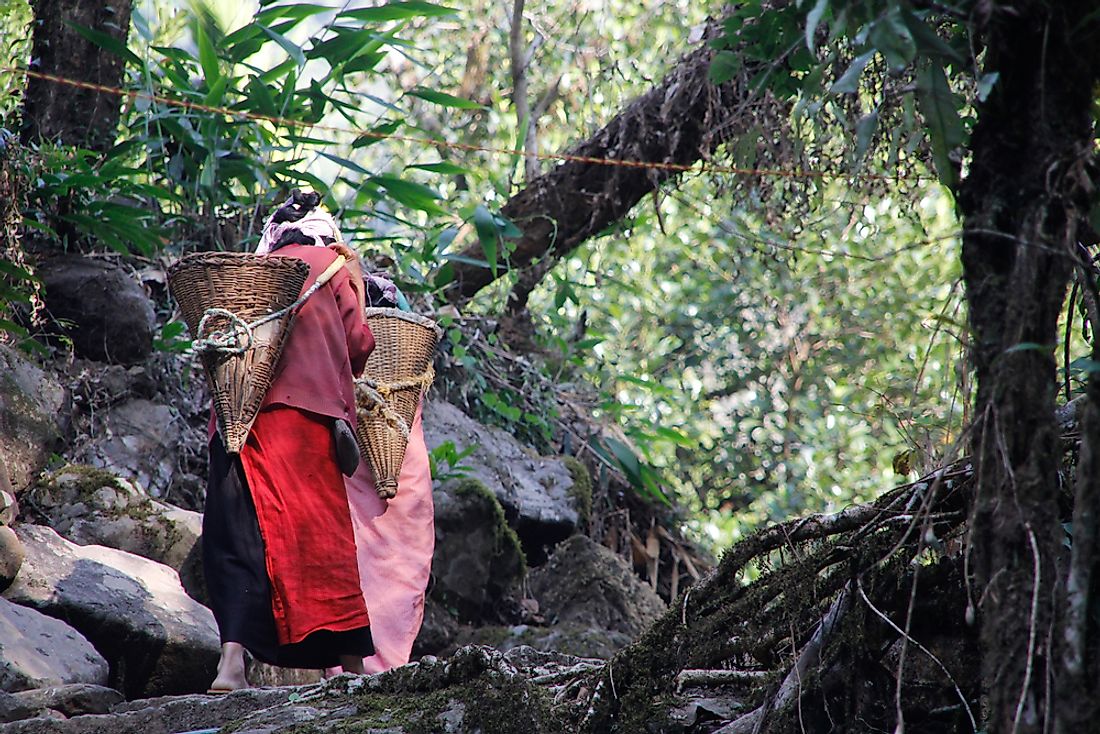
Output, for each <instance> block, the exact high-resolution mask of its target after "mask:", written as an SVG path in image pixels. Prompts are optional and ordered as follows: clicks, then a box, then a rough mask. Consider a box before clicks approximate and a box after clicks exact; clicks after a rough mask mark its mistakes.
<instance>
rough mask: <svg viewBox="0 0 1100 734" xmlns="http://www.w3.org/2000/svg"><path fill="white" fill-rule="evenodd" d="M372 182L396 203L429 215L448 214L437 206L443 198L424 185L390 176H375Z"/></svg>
mask: <svg viewBox="0 0 1100 734" xmlns="http://www.w3.org/2000/svg"><path fill="white" fill-rule="evenodd" d="M371 181H372V182H374V183H376V184H378V185H379V186H381V187H382V188H384V189H385V190H386V193H387V194H389V195H390V196H391V197H393V199H394V200H395V201H398V202H400V203H401V204H404V205H405V206H408V207H411V208H413V209H419V210H420V211H424V212H428V213H429V214H446V211H445V210H444V209H443V208H442V207H440V206H439V205H438V204H436V201H438V200H440V199H442V198H443V197H442V196H440V195H439V194H438V193H436V192H435V191H433V190H432V189H430V188H428V187H427V186H425V185H423V184H418V183H415V182H413V181H406V180H404V179H401V178H397V177H396V176H389V175H383V176H374V177H372V178H371Z"/></svg>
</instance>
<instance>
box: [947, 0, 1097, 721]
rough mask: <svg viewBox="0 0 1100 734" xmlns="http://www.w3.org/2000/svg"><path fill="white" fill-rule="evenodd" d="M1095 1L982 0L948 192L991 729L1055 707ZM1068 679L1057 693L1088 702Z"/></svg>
mask: <svg viewBox="0 0 1100 734" xmlns="http://www.w3.org/2000/svg"><path fill="white" fill-rule="evenodd" d="M1093 9H1094V3H1092V2H1088V1H1086V0H1074V1H1073V2H1041V1H1035V2H1018V3H1015V5H1014V7H1004V6H994V7H993V10H992V15H991V17H990V20H989V27H988V28H987V29H986V38H987V46H986V49H987V50H986V62H985V68H984V70H983V71H984V72H986V73H990V72H997V73H999V75H1000V77H999V79H998V81H997V82H996V85H995V87H994V91H993V93H992V94H991V95H990V96H989V98H988V99H987V101H986V102H985V103H983V104H980V105H979V106H978V124H977V126H976V128H975V130H974V134H973V136H972V139H971V151H972V153H973V161H972V163H971V169H970V175H969V176H968V177H967V179H966V181H965V182H964V183H963V184H962V187H961V191H960V197H959V206H960V209H961V210H962V214H963V220H964V222H965V231H964V235H963V252H962V260H963V271H964V278H965V282H966V288H967V299H968V302H969V307H970V325H971V329H972V332H973V336H974V340H973V341H974V343H973V352H972V359H973V363H974V367H975V370H976V374H977V384H978V393H977V404H976V410H975V416H976V422H975V430H974V433H973V444H972V446H973V456H974V462H975V469H976V471H977V476H978V488H977V493H976V498H975V504H974V508H973V517H972V521H973V533H972V555H973V569H974V575H975V581H976V582H977V588H976V589H975V590H974V599H975V602H976V603H977V604H978V606H979V610H978V611H979V614H980V620H981V640H982V647H983V659H982V677H983V684H984V687H985V691H986V694H987V695H988V717H989V721H988V731H989V732H991V733H998V732H1021V733H1024V732H1039V731H1044V730H1048V728H1049V724H1050V722H1051V721H1052V720H1053V719H1052V717H1053V714H1054V706H1053V705H1052V704H1053V701H1052V700H1050V694H1049V691H1050V690H1051V689H1050V685H1051V682H1052V680H1054V679H1056V678H1057V675H1056V672H1055V664H1056V652H1055V650H1053V649H1052V646H1054V645H1057V644H1058V643H1059V636H1058V635H1057V634H1056V633H1055V632H1054V630H1056V629H1057V628H1058V626H1057V625H1058V623H1059V620H1060V615H1059V613H1058V608H1059V605H1058V603H1057V602H1058V599H1059V594H1060V591H1061V582H1060V578H1061V566H1062V564H1060V562H1059V561H1060V559H1059V556H1060V553H1061V548H1062V530H1061V527H1060V525H1059V523H1058V504H1059V490H1060V479H1059V466H1060V455H1061V450H1060V445H1059V439H1058V430H1057V426H1056V424H1055V420H1054V398H1055V393H1056V371H1055V361H1054V358H1053V354H1052V351H1053V346H1054V344H1055V343H1056V342H1057V339H1058V335H1057V323H1058V315H1059V313H1060V311H1061V308H1062V303H1063V299H1064V297H1065V292H1066V285H1067V282H1068V278H1069V276H1070V273H1071V271H1072V268H1073V264H1074V262H1075V258H1076V254H1075V253H1076V251H1077V248H1076V243H1077V233H1076V229H1077V222H1078V220H1079V218H1080V217H1081V215H1082V214H1083V212H1087V211H1088V196H1089V193H1090V190H1091V183H1090V181H1089V179H1088V175H1087V170H1088V165H1089V164H1090V162H1091V159H1092V155H1093V154H1092V149H1091V144H1092V133H1093V131H1092V121H1091V118H1090V105H1091V99H1092V92H1093V84H1094V83H1095V81H1096V77H1097V71H1098V69H1100V58H1098V56H1097V52H1096V49H1097V48H1098V47H1100V34H1098V33H1097V22H1096V21H1095V20H1094V21H1093V22H1092V23H1091V24H1090V25H1088V26H1087V27H1086V26H1084V25H1082V20H1083V19H1084V18H1085V16H1086V15H1087V14H1088V13H1090V12H1091V11H1092V10H1093ZM1085 31H1088V33H1087V34H1086V33H1085ZM1086 440H1089V439H1086ZM1093 440H1095V439H1093ZM1064 682H1065V681H1062V680H1059V681H1058V685H1059V690H1058V698H1059V699H1064V700H1067V701H1069V700H1072V699H1073V697H1074V695H1076V696H1078V697H1080V698H1082V700H1081V701H1080V704H1079V705H1083V704H1085V703H1086V701H1085V700H1083V699H1084V697H1083V696H1082V694H1084V691H1079V692H1076V693H1073V692H1070V691H1063V690H1061V688H1062V685H1063V684H1064ZM1071 730H1075V731H1076V730H1077V729H1071ZM1082 730H1083V729H1082Z"/></svg>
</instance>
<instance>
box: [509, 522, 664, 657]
mask: <svg viewBox="0 0 1100 734" xmlns="http://www.w3.org/2000/svg"><path fill="white" fill-rule="evenodd" d="M528 581H529V585H530V591H531V595H532V596H533V597H534V598H535V599H536V600H537V601H538V603H539V610H540V613H541V614H542V615H543V617H544V618H545V619H546V620H547V621H548V622H550V623H551V624H562V623H565V622H572V623H574V624H577V625H581V626H585V627H589V628H593V629H600V630H609V631H612V632H621V633H623V634H625V635H626V636H627V637H628V638H635V637H637V636H638V635H640V634H641V633H642V632H643V631H644V630H645V629H646V628H647V627H649V625H651V624H652V623H653V622H655V621H656V620H657V618H658V617H659V616H660V615H661V614H662V613H663V612H664V611H665V603H664V602H663V601H662V600H661V597H659V596H657V593H656V592H654V591H653V589H651V588H650V587H649V585H648V584H646V583H644V582H642V581H641V580H640V579H639V578H638V577H637V576H635V575H634V573H633V572H632V571H631V569H630V566H629V565H628V564H627V563H626V561H625V560H624V559H622V558H620V557H619V556H618V555H616V554H615V553H614V552H612V551H611V550H610V549H608V548H605V547H603V546H602V545H599V544H598V543H596V542H595V541H593V540H592V539H591V538H589V537H588V536H585V535H575V536H573V537H572V538H570V539H569V540H567V541H565V542H564V543H562V544H561V545H559V546H558V547H557V548H556V549H555V550H554V554H553V555H552V556H551V557H550V560H548V561H547V562H546V563H545V564H543V565H542V566H540V567H539V568H537V569H535V570H534V571H532V572H531V574H530V576H529V577H528Z"/></svg>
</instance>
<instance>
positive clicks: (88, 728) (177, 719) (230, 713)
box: [0, 688, 295, 734]
mask: <svg viewBox="0 0 1100 734" xmlns="http://www.w3.org/2000/svg"><path fill="white" fill-rule="evenodd" d="M294 693H295V689H293V688H268V689H259V688H249V689H246V690H243V691H235V692H234V693H231V694H226V695H221V696H206V695H188V696H168V697H161V698H151V699H140V700H137V701H130V702H127V703H121V704H116V705H115V706H113V707H112V709H111V712H110V714H106V715H105V714H85V715H79V716H74V717H72V718H70V719H68V720H58V719H56V718H52V717H40V718H34V719H27V720H25V721H17V722H15V723H12V724H7V725H6V726H2V727H0V734H176V732H185V731H201V730H203V729H216V728H218V727H220V726H221V725H223V724H227V723H229V722H232V721H235V720H237V719H240V718H242V717H244V716H246V715H248V714H249V713H251V712H253V711H257V710H261V709H265V708H269V707H271V706H277V705H279V704H285V703H286V702H287V698H288V697H289V696H291V695H293V694H294Z"/></svg>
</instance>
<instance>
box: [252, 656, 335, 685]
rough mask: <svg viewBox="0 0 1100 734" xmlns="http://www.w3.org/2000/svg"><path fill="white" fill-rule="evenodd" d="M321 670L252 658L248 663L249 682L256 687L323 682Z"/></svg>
mask: <svg viewBox="0 0 1100 734" xmlns="http://www.w3.org/2000/svg"><path fill="white" fill-rule="evenodd" d="M321 673H322V671H320V670H309V669H307V668H280V667H278V666H275V665H268V664H267V663H261V662H259V661H258V660H252V659H251V657H250V659H249V663H248V673H247V677H248V682H249V684H250V685H252V686H253V687H255V688H267V687H269V686H304V685H307V684H309V683H320V682H321Z"/></svg>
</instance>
